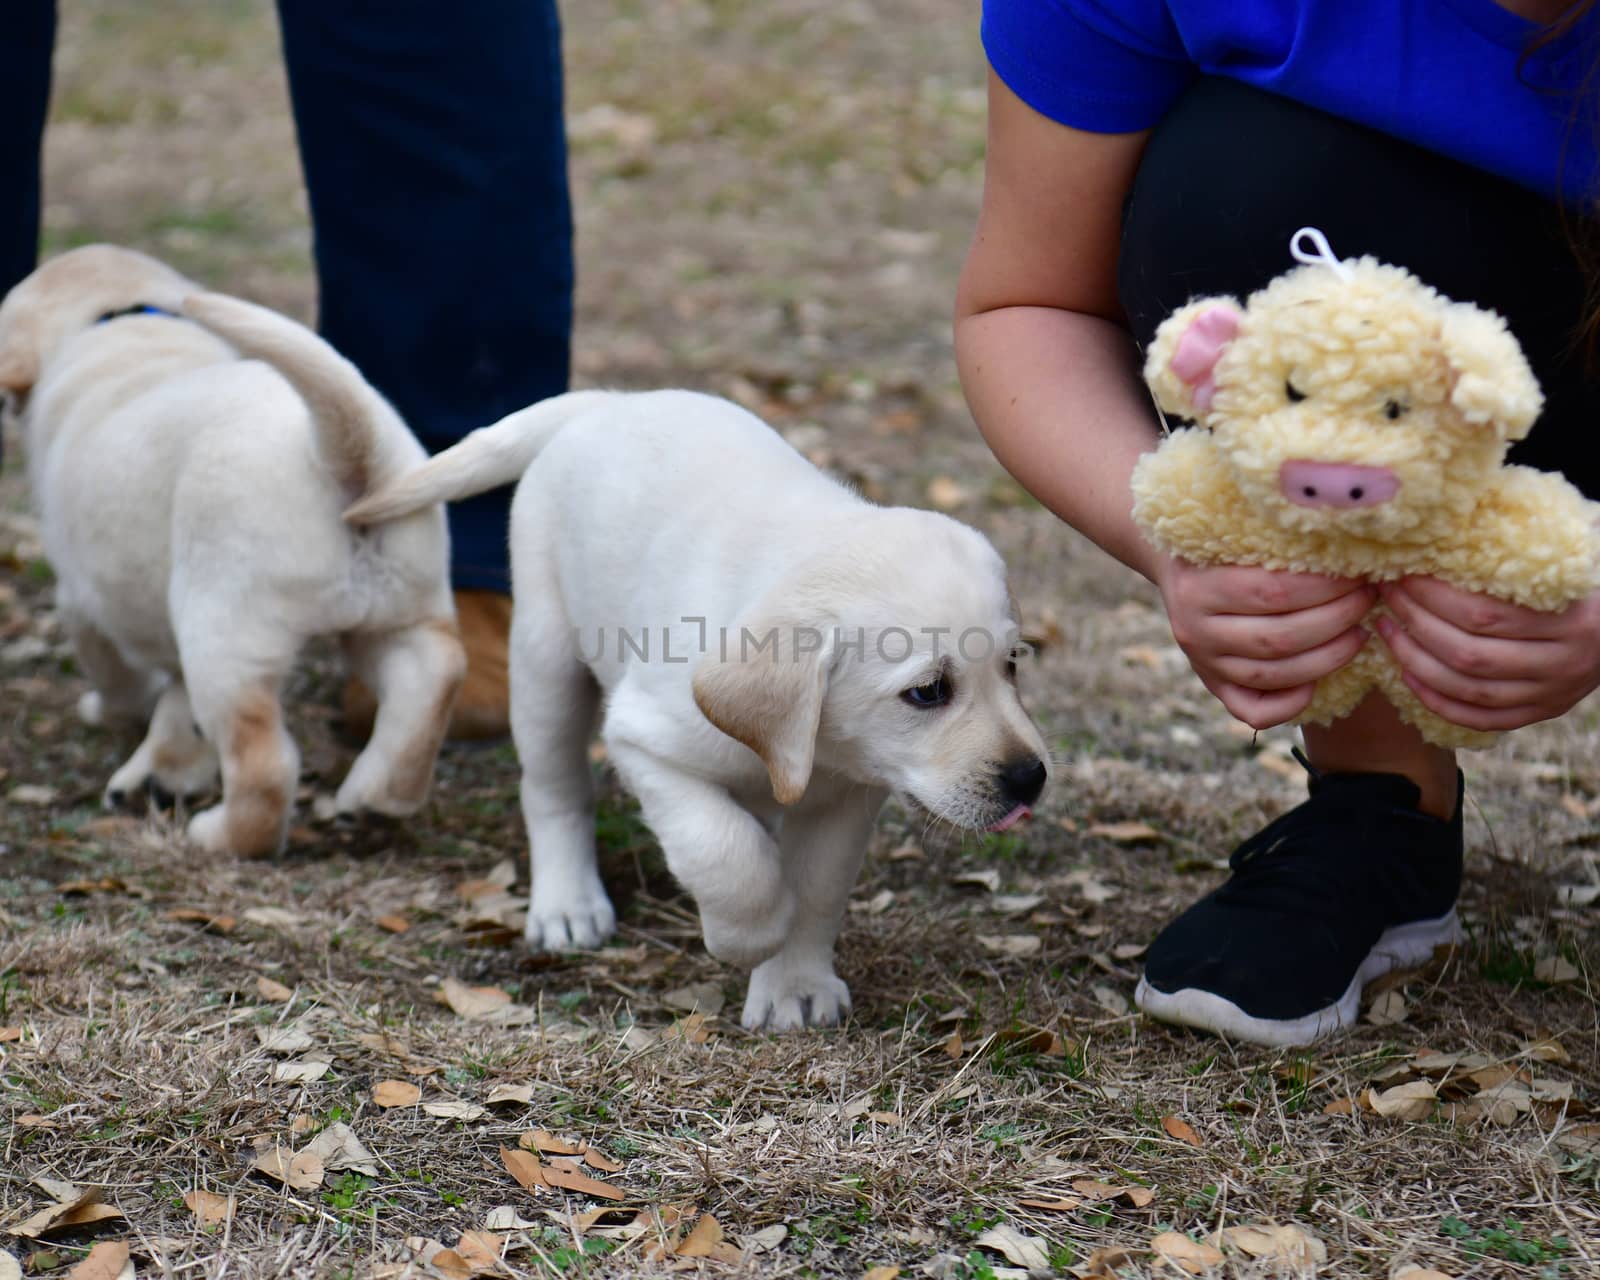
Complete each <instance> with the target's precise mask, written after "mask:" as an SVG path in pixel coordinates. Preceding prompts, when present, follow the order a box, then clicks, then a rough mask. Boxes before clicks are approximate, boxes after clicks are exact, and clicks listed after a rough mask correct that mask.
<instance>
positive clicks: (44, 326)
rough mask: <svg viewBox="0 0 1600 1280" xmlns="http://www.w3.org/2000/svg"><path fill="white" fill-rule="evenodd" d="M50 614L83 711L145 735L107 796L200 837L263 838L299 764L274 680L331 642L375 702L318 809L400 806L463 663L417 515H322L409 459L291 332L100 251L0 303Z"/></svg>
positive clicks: (421, 793)
mask: <svg viewBox="0 0 1600 1280" xmlns="http://www.w3.org/2000/svg"><path fill="white" fill-rule="evenodd" d="M0 389H3V390H4V391H5V392H6V393H7V394H8V398H9V399H10V401H11V405H12V407H13V409H14V410H15V411H17V412H19V413H20V414H21V422H22V428H23V431H24V433H25V440H26V452H27V460H28V472H29V480H30V483H31V486H32V492H33V501H34V504H35V506H36V508H37V510H38V513H39V517H40V525H41V530H42V535H43V541H44V547H45V552H46V554H47V555H48V556H49V559H50V562H51V565H52V566H53V568H54V570H55V573H56V577H57V584H58V586H57V604H58V608H59V610H60V614H61V618H62V621H63V622H64V624H65V626H66V628H67V630H68V632H69V634H70V637H71V639H72V642H73V645H74V648H75V650H76V652H77V657H78V661H79V664H80V666H81V668H82V670H83V673H84V674H85V675H86V676H87V677H88V680H89V683H90V685H91V686H92V690H91V692H89V693H87V694H85V695H84V697H83V699H82V701H81V702H80V704H79V711H80V714H81V715H82V717H83V718H84V719H85V720H87V721H89V722H90V723H101V722H111V721H121V722H127V723H131V724H133V725H134V726H136V727H140V728H142V727H144V726H145V725H148V731H147V733H146V736H145V738H144V741H143V742H142V743H141V744H140V746H139V748H138V749H137V750H136V751H135V752H134V753H133V756H132V757H131V758H130V759H129V760H128V762H127V763H126V764H125V765H123V766H122V768H120V769H118V770H117V772H116V773H115V775H113V777H112V778H111V781H110V784H109V785H108V787H107V792H106V794H107V798H108V800H109V801H112V802H116V801H120V800H121V799H122V798H123V797H125V796H127V795H129V794H130V793H132V792H134V791H136V790H138V789H141V788H145V787H153V788H161V789H163V790H165V791H167V792H170V793H172V794H175V795H183V794H192V793H194V792H197V791H200V790H202V789H204V788H206V787H208V786H209V785H211V783H212V781H213V780H214V779H215V777H216V773H217V768H218V763H219V757H220V765H221V772H222V784H223V794H222V802H221V804H219V805H217V806H216V807H214V808H210V809H207V810H205V811H204V812H201V813H199V814H197V815H195V817H194V819H193V820H192V821H191V823H190V825H189V835H190V836H191V838H192V839H193V840H194V841H195V842H196V843H197V844H199V845H200V846H201V847H202V848H204V849H206V850H208V851H212V852H218V851H223V850H227V851H230V852H233V853H238V854H246V855H253V854H261V853H269V852H272V851H274V850H276V849H277V848H279V847H280V846H281V844H282V842H283V838H284V834H285V832H286V830H287V826H288V821H289V814H290V810H291V806H292V802H293V799H294V793H295V783H296V777H297V774H298V770H299V755H298V752H297V751H296V749H295V745H294V743H293V741H292V740H291V739H290V737H289V735H288V733H287V732H286V731H285V729H284V726H283V717H282V710H281V707H280V705H279V701H278V690H279V685H280V682H281V681H282V680H283V677H284V676H285V674H286V673H287V672H288V670H289V668H290V666H291V664H292V663H293V662H294V659H295V656H296V654H297V653H298V651H299V650H300V648H301V646H302V645H303V644H304V642H305V641H306V640H307V639H309V638H310V637H312V636H317V635H328V634H337V635H339V636H341V637H342V638H343V640H344V642H345V646H346V649H347V651H348V654H349V656H350V658H351V660H352V663H353V665H354V667H355V669H356V670H357V672H358V673H360V674H361V675H362V677H363V678H364V679H365V680H366V681H367V682H368V683H369V684H370V686H371V687H372V688H373V689H374V690H375V691H376V692H377V694H378V696H379V698H380V701H381V709H380V711H379V713H378V718H377V722H376V725H375V727H374V730H373V735H372V740H371V742H370V743H369V744H368V745H367V748H366V749H365V750H364V751H363V752H362V753H361V755H360V756H359V757H358V758H357V760H356V762H355V764H354V766H353V767H352V768H351V770H350V774H349V776H348V777H347V778H346V779H345V781H344V784H343V786H342V787H341V788H340V789H339V793H338V796H337V803H338V806H339V808H340V809H344V810H353V809H361V808H370V809H374V810H377V811H379V812H382V813H387V814H396V815H398V814H407V813H410V812H413V811H414V810H415V809H416V808H417V807H418V806H419V805H421V803H422V802H423V800H424V798H425V797H426V794H427V791H428V788H429V786H430V784H431V782H432V778H433V768H434V760H435V756H436V754H437V752H438V747H439V743H440V740H441V738H442V737H443V734H444V730H445V725H446V720H447V717H448V715H449V711H450V706H451V702H452V700H453V699H454V697H455V691H456V688H457V686H458V685H459V683H460V680H461V675H462V672H463V669H464V658H463V655H462V650H461V644H460V641H459V640H458V638H457V636H456V630H455V620H454V610H453V607H452V602H451V596H450V591H449V585H448V579H447V563H448V535H447V533H446V531H445V526H444V517H443V512H442V510H440V509H439V508H432V509H428V510H419V511H418V512H417V513H416V514H415V515H412V516H408V517H407V518H406V519H404V520H399V521H395V522H394V523H392V524H386V525H383V526H381V527H376V528H371V529H368V530H365V531H358V530H353V529H352V528H351V527H350V526H349V525H347V524H346V523H345V522H344V521H343V520H341V519H340V513H341V512H342V511H343V510H344V508H345V507H346V506H348V505H349V504H350V503H351V502H352V501H354V500H355V499H356V498H359V497H360V496H361V495H363V494H365V493H367V492H368V491H369V490H371V489H372V488H374V487H376V486H378V485H381V484H383V483H384V482H385V481H387V480H389V479H391V478H393V477H395V476H398V475H400V474H402V473H403V472H406V471H408V470H410V469H411V468H413V467H415V466H416V465H417V464H418V463H420V462H421V461H422V460H423V458H424V457H426V454H425V452H424V451H423V449H422V447H421V446H420V445H419V444H418V443H417V441H416V439H415V438H414V437H413V436H412V435H411V433H410V431H409V430H407V428H406V426H405V424H404V423H403V422H402V421H401V420H400V418H399V416H398V415H397V414H396V413H395V411H394V410H393V409H392V408H390V406H389V405H388V404H387V403H385V401H384V400H383V398H382V397H381V396H379V395H378V393H377V392H376V391H374V390H373V389H372V387H371V386H369V385H368V384H367V383H366V382H365V381H364V380H363V379H362V377H361V375H360V374H359V373H357V371H356V370H355V368H354V367H353V366H352V365H351V364H349V362H347V361H346V360H344V359H343V358H341V357H340V356H339V355H337V354H336V353H335V352H334V351H333V349H332V348H330V347H329V346H328V345H327V344H326V343H324V342H323V341H322V340H321V339H320V338H318V337H317V336H316V335H315V334H313V333H311V332H310V331H309V330H307V329H306V328H304V327H303V326H301V325H299V324H296V323H294V322H293V321H291V320H288V319H286V318H284V317H283V316H280V315H277V314H276V313H274V312H272V311H268V310H266V309H265V308H262V307H258V306H254V305H252V304H250V303H246V302H241V301H238V300H237V299H233V298H227V297H223V296H220V295H217V294H206V293H200V292H198V286H196V285H194V284H193V283H191V282H190V281H188V280H186V279H185V278H184V277H183V276H181V275H179V274H178V273H177V272H175V271H173V270H172V269H170V268H169V267H167V266H165V265H163V264H162V263H160V262H157V261H155V260H154V259H152V258H148V257H145V256H144V255H143V254H139V253H134V252H132V251H130V250H126V249H119V248H115V247H112V246H109V245H92V246H89V247H87V248H83V249H76V250H73V251H72V252H70V253H66V254H63V255H61V256H60V257H58V258H55V259H53V260H51V261H50V262H47V263H46V264H45V265H43V266H42V267H40V268H39V269H38V270H37V271H35V272H34V273H33V274H32V275H31V276H29V277H28V278H27V279H26V280H24V281H23V282H22V283H21V284H19V285H17V286H16V288H15V289H13V290H12V291H11V292H10V293H9V294H8V295H7V296H6V298H5V301H4V303H3V304H0Z"/></svg>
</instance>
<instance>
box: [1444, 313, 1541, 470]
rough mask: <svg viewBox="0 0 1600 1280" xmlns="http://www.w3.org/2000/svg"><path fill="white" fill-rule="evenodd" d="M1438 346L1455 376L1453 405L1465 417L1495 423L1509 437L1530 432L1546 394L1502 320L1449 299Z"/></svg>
mask: <svg viewBox="0 0 1600 1280" xmlns="http://www.w3.org/2000/svg"><path fill="white" fill-rule="evenodd" d="M1439 349H1440V351H1441V352H1442V354H1443V355H1444V358H1445V361H1446V363H1448V364H1449V366H1450V372H1451V373H1452V375H1453V376H1454V385H1453V386H1452V387H1451V389H1450V403H1451V404H1453V405H1454V406H1455V407H1456V408H1457V409H1458V410H1460V412H1461V416H1462V417H1464V418H1465V419H1466V420H1467V421H1468V422H1473V423H1485V422H1488V423H1493V424H1495V425H1496V426H1498V427H1499V428H1500V430H1501V433H1502V434H1503V435H1504V436H1505V438H1506V439H1507V440H1520V439H1522V437H1523V436H1525V435H1527V434H1528V430H1529V428H1530V427H1532V426H1533V424H1534V422H1535V420H1537V418H1538V417H1539V411H1540V410H1541V409H1543V408H1544V393H1543V392H1542V391H1540V390H1539V382H1538V379H1536V378H1535V377H1534V376H1533V370H1532V369H1530V368H1529V367H1528V360H1527V357H1526V356H1524V355H1523V354H1522V347H1521V346H1520V345H1519V344H1518V342H1517V340H1516V338H1514V337H1513V336H1512V335H1511V331H1510V330H1509V329H1508V328H1506V322H1505V321H1504V320H1502V319H1501V318H1500V317H1499V316H1497V315H1496V314H1495V313H1494V312H1492V311H1485V310H1483V309H1482V308H1481V307H1475V306H1473V305H1472V304H1471V303H1467V302H1452V303H1449V304H1448V305H1447V306H1446V307H1445V308H1444V316H1443V318H1442V319H1441V320H1440V322H1439Z"/></svg>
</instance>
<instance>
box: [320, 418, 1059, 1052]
mask: <svg viewBox="0 0 1600 1280" xmlns="http://www.w3.org/2000/svg"><path fill="white" fill-rule="evenodd" d="M518 476H521V477H522V483H521V485H520V486H519V487H518V489H517V494H516V499H515V501H514V503H513V506H512V515H511V553H512V554H511V561H512V592H513V596H514V598H515V601H516V605H515V613H514V619H513V623H512V641H511V722H512V731H513V733H514V735H515V738H516V744H517V751H518V755H519V757H520V759H521V764H522V807H523V814H524V817H525V818H526V821H527V827H528V836H529V841H530V844H531V848H532V897H531V901H530V904H529V910H528V924H527V938H528V942H529V944H530V945H531V946H533V947H536V948H538V947H545V948H551V949H560V948H566V947H593V946H597V945H598V944H599V943H600V942H602V941H603V940H604V939H605V938H606V937H607V936H608V935H610V933H611V932H612V930H613V928H614V927H615V916H614V914H613V910H612V906H611V902H610V900H609V898H608V897H607V895H606V891H605V889H604V887H603V886H602V885H601V882H600V877H599V873H598V870H597V868H596V861H595V845H594V794H593V788H592V784H591V779H590V771H589V762H588V755H587V746H588V741H589V736H590V734H591V732H592V730H593V725H594V719H595V715H596V712H597V710H598V709H599V706H600V701H601V697H602V695H603V696H604V699H605V709H604V725H603V737H604V741H605V744H606V749H607V753H608V756H609V758H610V759H611V761H612V762H613V763H614V764H615V766H616V768H617V770H618V772H619V774H620V775H621V777H622V779H623V781H624V783H625V784H626V785H627V786H628V787H629V789H630V790H631V791H633V793H634V794H635V795H636V796H638V798H639V801H640V804H641V806H642V808H643V811H644V816H645V819H646V821H647V822H648V823H649V825H650V827H651V829H652V830H653V831H654V833H655V835H656V837H657V839H659V840H660V842H661V846H662V849H663V851H664V852H665V854H666V858H667V865H668V866H669V867H670V868H671V870H672V872H673V874H674V875H675V876H677V877H678V879H679V880H680V881H681V882H682V883H683V884H684V886H685V887H686V888H687V889H688V890H689V892H690V893H691V894H693V895H694V897H695V900H696V902H697V903H698V905H699V908H700V914H701V925H702V928H703V931H704V934H705V940H706V947H707V949H708V950H710V952H711V953H712V954H713V955H715V956H718V957H720V958H722V959H726V960H728V961H731V962H734V963H737V964H741V965H746V966H754V967H755V970H754V973H753V974H752V975H751V979H750V987H749V995H748V998H747V999H746V1002H745V1006H744V1023H745V1025H746V1026H749V1027H761V1026H765V1027H770V1028H772V1029H774V1030H783V1029H787V1028H792V1027H798V1026H802V1025H828V1024H832V1023H835V1022H838V1021H839V1020H840V1019H841V1018H842V1017H843V1016H844V1014H845V1013H846V1012H847V1011H848V1009H849V1007H850V994H849V990H848V988H847V987H846V986H845V984H844V983H843V982H842V981H841V980H840V979H839V978H838V977H837V976H836V975H835V973H834V969H833V945H834V940H835V938H836V937H837V935H838V931H839V926H840V923H841V920H842V918H843V914H844V908H845V903H846V900H847V899H848V897H849V894H850V890H851V887H852V885H853V883H854V881H855V878H856V873H857V871H858V869H859V867H860V864H861V858H862V854H863V853H864V851H865V849H866V845H867V840H868V837H869V835H870V832H871V828H872V824H873V821H874V819H875V818H876V816H877V813H878V810H879V809H880V807H881V806H882V803H883V801H884V798H885V797H886V795H887V794H888V792H889V791H890V790H897V791H900V792H902V793H904V794H906V795H908V796H910V797H911V798H913V799H914V800H915V801H916V802H917V803H918V804H920V805H921V806H922V807H923V808H924V809H926V810H927V811H928V812H930V813H932V814H934V815H936V816H937V817H940V818H943V819H945V820H947V821H949V822H952V823H954V824H956V825H958V826H961V827H966V828H985V827H988V828H1003V827H1005V826H1008V825H1010V824H1011V823H1012V822H1014V821H1016V820H1017V819H1018V818H1019V817H1021V816H1022V815H1024V814H1025V813H1026V812H1027V811H1028V806H1030V805H1031V804H1032V803H1033V802H1034V801H1035V800H1036V799H1037V798H1038V795H1039V792H1040V790H1041V789H1042V788H1043V786H1044V783H1045V777H1046V765H1045V747H1044V743H1043V741H1042V739H1041V738H1040V736H1039V732H1038V730H1037V729H1036V728H1035V727H1034V725H1033V723H1032V722H1031V721H1030V720H1029V718H1028V716H1027V713H1026V712H1025V711H1024V710H1023V708H1022V703H1021V702H1020V700H1019V699H1018V696H1017V690H1016V682H1015V674H1016V663H1015V657H1016V654H1015V652H1014V646H1015V644H1016V631H1017V628H1016V618H1015V616H1014V614H1013V611H1012V606H1011V603H1010V599H1009V595H1008V593H1007V590H1006V582H1005V570H1004V566H1003V564H1002V563H1001V560H1000V557H999V555H998V554H996V552H995V550H994V548H993V547H992V546H990V544H989V543H988V541H987V540H986V539H985V538H984V537H983V536H982V535H981V534H979V533H977V532H975V531H974V530H972V529H969V528H967V527H966V526H965V525H962V524H959V523H957V522H956V521H954V520H951V519H949V518H948V517H946V516H941V515H937V514H935V513H932V512H928V511H918V510H912V509H909V508H883V507H878V506H874V505H872V504H871V503H868V502H866V501H865V500H863V499H862V498H860V497H858V496H857V495H856V494H854V493H852V492H851V491H849V490H848V489H846V488H845V487H844V486H842V485H840V484H838V483H836V482H835V481H833V480H831V479H829V478H828V477H826V476H825V475H823V474H822V473H821V472H820V471H818V470H817V469H816V468H814V467H813V466H811V464H810V463H808V462H807V461H806V460H805V459H804V458H802V457H801V456H800V455H799V454H798V453H796V452H795V451H794V450H793V449H792V448H790V446H789V445H788V444H786V443H785V442H784V441H783V440H782V439H781V438H780V437H779V436H778V435H777V433H776V432H774V431H772V430H771V428H769V427H768V426H767V425H766V424H765V423H763V422H762V421H761V420H760V419H759V418H756V417H755V416H753V415H752V414H750V413H747V412H746V411H745V410H743V409H741V408H739V407H738V406H736V405H734V404H731V403H729V402H728V401H725V400H720V399H717V398H715V397H712V396H707V395H700V394H696V393H693V392H687V391H659V392H651V393H643V394H626V393H619V392H605V391H588V392H573V393H570V394H568V395H564V396H558V397H556V398H554V399H551V400H546V401H543V402H541V403H539V404H536V405H534V406H533V407H531V408H529V409H524V410H522V411H521V412H518V413H515V414H512V415H511V416H509V417H507V418H505V419H503V420H502V421H500V422H498V423H496V424H495V425H494V426H491V427H486V428H484V429H482V430H480V431H477V432H474V433H473V434H472V435H471V436H468V437H467V438H466V439H465V440H463V441H462V442H461V443H460V444H458V445H456V446H455V447H454V448H451V449H449V450H447V451H446V452H444V453H442V454H439V455H437V456H436V457H435V458H433V459H432V460H431V461H429V462H428V463H426V464H424V465H423V466H422V467H420V468H418V469H417V470H415V471H413V472H411V473H410V474H408V475H406V476H403V477H401V478H400V479H399V480H397V481H395V482H394V483H392V484H390V485H388V486H386V487H383V488H380V489H378V490H377V491H375V492H374V493H372V494H371V495H369V496H368V497H366V498H364V499H362V500H361V501H360V502H358V503H356V504H355V505H354V506H352V507H351V508H350V510H349V511H348V512H347V513H346V518H347V519H348V520H350V521H352V522H354V523H357V524H361V523H365V522H369V521H379V520H391V519H394V518H395V517H397V516H401V515H404V514H406V513H407V512H411V511H418V510H421V509H423V508H425V507H427V506H428V505H430V504H432V503H436V502H439V501H441V500H445V499H456V498H462V497H466V496H467V495H469V494H473V493H477V492H480V491H482V490H485V489H489V488H492V487H494V486H497V485H501V484H505V483H508V482H509V481H511V480H514V479H516V478H517V477H518Z"/></svg>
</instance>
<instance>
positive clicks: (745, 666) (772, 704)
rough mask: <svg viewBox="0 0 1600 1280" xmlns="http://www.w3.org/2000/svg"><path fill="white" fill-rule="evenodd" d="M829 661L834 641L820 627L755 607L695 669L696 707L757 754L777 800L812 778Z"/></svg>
mask: <svg viewBox="0 0 1600 1280" xmlns="http://www.w3.org/2000/svg"><path fill="white" fill-rule="evenodd" d="M832 666H833V641H832V639H831V638H829V637H827V636H825V635H824V633H823V632H822V630H821V629H819V628H817V627H814V626H808V625H806V624H803V623H798V622H794V621H791V620H788V619H786V618H779V617H775V616H774V615H772V614H760V613H758V614H757V615H756V617H755V618H754V619H753V620H752V621H748V622H745V623H744V625H743V626H741V627H739V628H737V629H730V630H729V632H728V633H727V634H726V636H725V637H724V638H723V642H722V644H721V645H720V646H719V647H718V649H717V650H716V651H715V652H712V653H710V654H707V656H706V657H705V658H704V659H703V660H702V661H701V663H700V665H699V666H698V667H697V668H696V669H695V673H694V701H695V705H696V706H697V707H699V708H700V712H701V714H702V715H704V716H705V718H706V719H707V720H709V721H711V723H712V724H714V725H716V727H717V728H719V729H721V730H722V732H723V733H725V734H727V735H728V736H729V737H730V738H733V739H734V740H735V741H737V742H742V743H743V744H744V745H745V746H747V747H749V748H750V750H752V751H754V752H755V753H756V755H758V756H760V757H761V763H762V764H764V765H766V767H767V776H768V778H769V779H771V781H772V794H773V797H774V798H775V799H776V800H777V802H778V803H779V804H793V803H794V802H795V801H796V800H798V799H800V797H801V796H802V795H804V794H805V790H806V784H807V783H808V782H810V781H811V765H812V760H813V758H814V757H815V754H816V747H817V725H818V723H819V722H820V721H821V719H822V700H823V698H824V696H825V695H826V694H827V691H828V677H829V674H830V671H831V668H832Z"/></svg>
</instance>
